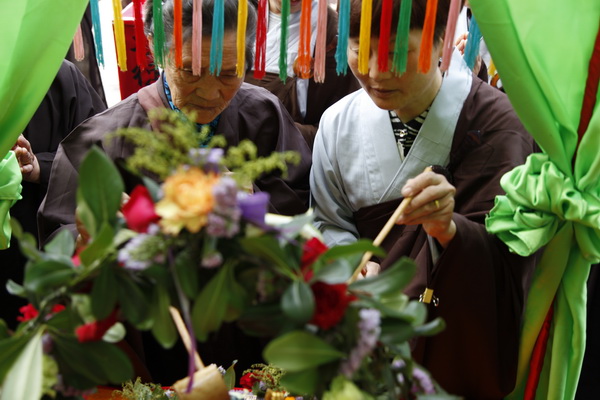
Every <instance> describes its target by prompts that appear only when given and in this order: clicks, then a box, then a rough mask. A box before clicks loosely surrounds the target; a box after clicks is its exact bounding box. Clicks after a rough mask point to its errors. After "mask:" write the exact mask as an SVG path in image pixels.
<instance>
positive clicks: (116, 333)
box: [102, 322, 127, 343]
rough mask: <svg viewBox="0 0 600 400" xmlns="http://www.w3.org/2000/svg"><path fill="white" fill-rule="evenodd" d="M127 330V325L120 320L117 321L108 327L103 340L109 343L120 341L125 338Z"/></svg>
mask: <svg viewBox="0 0 600 400" xmlns="http://www.w3.org/2000/svg"><path fill="white" fill-rule="evenodd" d="M126 334H127V331H126V330H125V325H123V324H122V323H120V322H116V323H115V324H113V326H111V327H110V328H108V330H107V331H106V333H104V336H102V340H104V341H105V342H108V343H119V342H120V341H121V340H123V339H125V335H126Z"/></svg>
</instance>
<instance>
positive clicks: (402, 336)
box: [379, 318, 417, 347]
mask: <svg viewBox="0 0 600 400" xmlns="http://www.w3.org/2000/svg"><path fill="white" fill-rule="evenodd" d="M415 336H417V333H416V331H415V329H414V327H413V326H412V325H411V324H410V322H407V321H403V320H400V319H396V318H384V319H382V321H381V334H380V335H379V340H380V341H381V342H382V343H384V344H386V345H388V346H391V347H394V346H398V345H400V344H402V343H403V342H406V341H407V340H409V339H412V338H413V337H415Z"/></svg>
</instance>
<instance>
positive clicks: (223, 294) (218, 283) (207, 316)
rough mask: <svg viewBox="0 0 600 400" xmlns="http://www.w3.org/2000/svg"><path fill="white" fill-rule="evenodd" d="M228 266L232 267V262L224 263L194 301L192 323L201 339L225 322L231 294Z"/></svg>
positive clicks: (206, 337) (203, 339) (204, 338)
mask: <svg viewBox="0 0 600 400" xmlns="http://www.w3.org/2000/svg"><path fill="white" fill-rule="evenodd" d="M228 268H231V267H230V264H225V265H223V266H222V267H221V269H220V270H219V271H218V272H217V274H216V275H215V276H214V277H213V278H212V279H211V280H210V281H209V282H208V283H207V284H206V286H204V288H203V289H202V291H201V292H200V294H199V295H198V297H197V298H196V300H195V301H194V306H193V309H192V325H193V328H194V333H195V335H196V337H197V338H198V340H200V341H205V340H206V339H208V334H209V333H210V332H214V331H216V330H218V329H219V327H220V326H221V324H222V323H223V318H224V317H225V311H226V310H227V302H228V299H229V296H230V293H229V291H228V289H229V285H228V284H227V276H228V274H229V273H228V271H227V269H228Z"/></svg>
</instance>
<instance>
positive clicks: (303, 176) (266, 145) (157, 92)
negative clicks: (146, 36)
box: [38, 79, 311, 242]
mask: <svg viewBox="0 0 600 400" xmlns="http://www.w3.org/2000/svg"><path fill="white" fill-rule="evenodd" d="M156 107H166V108H168V102H167V99H166V96H165V93H164V89H163V86H162V80H161V79H159V80H158V81H157V82H155V83H154V84H152V85H150V86H147V87H145V88H142V89H141V90H140V91H139V92H138V93H136V94H134V95H132V96H130V97H128V98H127V99H125V100H123V101H122V102H120V103H119V104H117V105H115V106H114V107H112V108H110V109H108V110H106V112H104V113H102V114H99V115H97V116H96V117H94V118H92V119H89V120H88V121H86V122H85V123H83V124H81V125H80V126H78V127H77V128H76V129H75V130H74V131H73V132H72V133H71V134H69V136H68V137H67V138H65V140H64V141H63V142H62V143H61V145H60V147H59V149H58V153H57V155H56V159H55V161H54V166H53V168H52V175H51V177H50V184H49V188H48V195H47V196H46V198H45V199H44V202H43V203H42V206H41V207H40V211H39V215H38V223H39V234H40V240H41V241H42V242H44V241H46V240H47V239H48V238H49V237H50V236H51V235H53V234H55V233H56V231H57V230H58V229H59V228H61V227H67V228H69V229H71V230H72V231H73V232H74V233H75V225H74V223H75V206H76V202H75V200H76V191H77V180H78V172H77V170H78V169H79V165H80V163H81V161H82V160H83V158H84V156H85V154H86V152H87V151H88V150H89V149H90V148H91V147H92V145H94V144H95V145H97V146H99V147H100V148H102V149H104V151H106V153H107V154H108V156H109V157H110V158H111V159H112V160H113V161H115V162H116V163H117V165H122V164H123V161H124V160H125V159H126V158H127V157H129V156H130V155H131V154H133V150H134V148H133V146H132V145H131V144H130V143H127V142H126V141H125V140H124V139H123V138H122V137H119V138H116V139H114V140H113V141H111V143H110V145H107V144H106V143H104V142H103V140H104V137H105V136H106V135H107V134H108V133H110V132H114V131H116V130H117V129H119V128H126V127H140V128H145V129H148V130H151V129H152V127H151V125H150V122H149V121H148V111H149V110H150V109H152V108H156ZM215 134H219V135H223V136H225V138H226V139H227V143H228V145H229V146H236V145H237V144H239V143H240V141H242V140H244V139H250V140H251V141H252V142H254V143H255V144H256V146H257V149H258V151H257V153H258V156H268V155H270V154H271V153H272V152H274V151H287V150H294V151H297V152H298V153H300V156H301V161H300V164H299V165H296V166H294V165H290V166H289V167H288V170H287V177H286V178H285V179H284V178H282V177H281V174H280V173H271V174H268V175H265V176H263V177H261V178H259V179H258V180H257V181H256V182H255V189H256V190H260V191H264V192H268V193H269V194H270V195H271V201H270V212H274V213H278V214H284V215H295V214H300V213H303V212H305V211H306V210H307V209H308V191H309V184H308V175H309V171H310V165H311V152H310V149H309V148H308V145H307V144H306V142H305V141H304V139H303V138H302V135H301V134H300V132H299V131H298V129H297V128H296V127H295V125H294V122H293V121H292V119H291V118H290V116H289V114H288V113H287V111H286V110H285V109H284V108H283V107H282V106H281V103H280V102H279V100H278V99H277V98H276V97H275V96H273V95H272V94H271V93H269V92H268V91H267V90H265V89H262V88H258V87H255V86H252V85H249V84H246V83H243V84H242V86H241V88H240V90H239V91H238V93H237V94H236V95H235V97H234V98H233V99H232V100H231V103H230V104H229V106H228V107H227V108H226V109H225V110H224V111H223V112H222V113H221V118H220V120H219V123H218V125H217V128H216V130H215ZM121 173H122V176H123V178H124V180H125V183H126V191H127V192H130V191H131V190H132V189H133V187H134V186H135V185H136V184H137V183H139V179H138V178H137V177H135V176H133V175H132V174H129V173H127V172H126V171H124V170H123V169H121Z"/></svg>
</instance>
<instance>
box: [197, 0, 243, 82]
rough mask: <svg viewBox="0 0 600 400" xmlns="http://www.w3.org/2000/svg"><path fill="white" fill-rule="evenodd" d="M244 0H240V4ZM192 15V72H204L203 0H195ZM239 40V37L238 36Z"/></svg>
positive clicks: (198, 74)
mask: <svg viewBox="0 0 600 400" xmlns="http://www.w3.org/2000/svg"><path fill="white" fill-rule="evenodd" d="M243 2H244V0H240V4H241V3H243ZM193 13H194V14H193V15H192V73H193V74H194V75H197V76H200V74H201V73H202V0H194V3H193ZM238 42H239V37H238Z"/></svg>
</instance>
